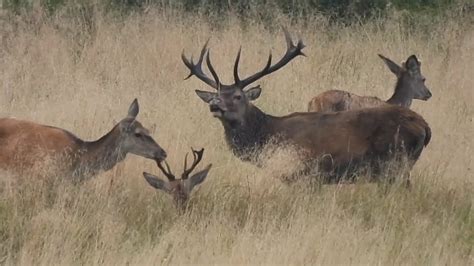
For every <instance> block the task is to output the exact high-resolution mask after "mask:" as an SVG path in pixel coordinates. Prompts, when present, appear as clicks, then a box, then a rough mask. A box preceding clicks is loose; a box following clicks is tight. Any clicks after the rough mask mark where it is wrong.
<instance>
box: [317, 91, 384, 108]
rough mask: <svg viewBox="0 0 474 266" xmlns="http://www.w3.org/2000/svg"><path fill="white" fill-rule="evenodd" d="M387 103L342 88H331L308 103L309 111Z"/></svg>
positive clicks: (368, 106) (366, 106) (377, 105)
mask: <svg viewBox="0 0 474 266" xmlns="http://www.w3.org/2000/svg"><path fill="white" fill-rule="evenodd" d="M386 104H387V103H386V102H384V101H383V100H381V99H379V98H377V97H371V96H359V95H356V94H353V93H350V92H347V91H341V90H329V91H325V92H323V93H321V94H319V95H317V96H316V97H314V98H313V99H311V101H310V102H309V104H308V112H339V111H347V110H357V109H362V108H371V107H379V106H384V105H386Z"/></svg>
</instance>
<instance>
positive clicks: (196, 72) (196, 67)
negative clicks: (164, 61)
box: [181, 39, 218, 89]
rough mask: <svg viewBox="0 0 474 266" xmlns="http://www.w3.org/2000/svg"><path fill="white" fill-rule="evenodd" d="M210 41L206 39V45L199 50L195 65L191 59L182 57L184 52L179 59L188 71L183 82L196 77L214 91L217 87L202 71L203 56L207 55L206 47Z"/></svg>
mask: <svg viewBox="0 0 474 266" xmlns="http://www.w3.org/2000/svg"><path fill="white" fill-rule="evenodd" d="M209 40H210V39H207V41H206V43H205V44H204V46H203V47H202V49H201V53H200V55H199V59H198V61H197V63H196V64H194V62H193V59H192V57H191V58H190V59H188V58H186V56H185V55H184V50H183V52H182V53H181V59H182V60H183V63H184V65H186V67H187V68H188V69H189V70H190V73H189V75H188V76H187V77H186V78H185V80H187V79H189V78H190V77H192V76H196V77H197V78H198V79H200V80H202V81H203V82H204V83H206V84H207V85H209V86H211V87H213V88H214V89H218V85H217V84H216V83H215V82H214V81H213V80H212V79H210V78H209V77H208V76H207V75H206V74H205V73H204V72H203V70H202V62H203V61H204V56H205V55H206V53H208V51H209V49H208V48H207V45H208V43H209Z"/></svg>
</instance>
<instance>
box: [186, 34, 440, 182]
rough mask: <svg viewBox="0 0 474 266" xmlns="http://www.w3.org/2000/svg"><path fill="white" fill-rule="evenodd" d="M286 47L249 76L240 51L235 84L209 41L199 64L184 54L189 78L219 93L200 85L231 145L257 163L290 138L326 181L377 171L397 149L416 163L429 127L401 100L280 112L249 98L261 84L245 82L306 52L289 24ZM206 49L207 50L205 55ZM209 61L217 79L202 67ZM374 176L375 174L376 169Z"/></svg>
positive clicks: (429, 132) (200, 95) (288, 142)
mask: <svg viewBox="0 0 474 266" xmlns="http://www.w3.org/2000/svg"><path fill="white" fill-rule="evenodd" d="M285 39H286V42H287V51H286V53H285V55H284V56H283V57H282V58H281V59H280V60H279V61H278V62H277V63H275V64H274V65H272V57H271V53H270V56H269V59H268V61H267V64H266V65H265V67H264V68H263V69H262V70H261V71H259V72H257V73H255V74H253V75H251V76H249V77H247V78H245V79H241V78H240V77H239V74H238V65H239V60H240V51H239V53H238V54H237V58H236V60H235V64H234V84H232V85H224V84H222V83H221V82H220V80H219V77H218V75H217V73H216V71H215V70H214V68H213V66H212V64H211V60H210V56H209V50H208V49H207V48H206V45H205V46H204V47H203V49H202V50H201V54H200V57H199V59H198V61H197V63H196V64H195V63H194V62H193V61H192V59H191V60H189V59H187V58H186V57H185V56H184V54H183V55H182V59H183V62H184V64H185V65H186V66H187V68H188V69H189V70H190V71H191V73H190V74H189V76H188V78H189V77H191V76H193V75H194V76H196V77H197V78H199V79H200V80H202V81H203V82H205V83H206V84H208V85H209V86H211V87H213V88H214V89H216V90H217V93H214V92H207V91H200V90H196V93H197V95H198V96H199V97H200V98H201V99H202V100H203V101H204V102H206V103H208V104H209V107H210V111H211V113H212V114H213V116H214V117H216V118H218V119H219V120H220V121H221V123H222V125H223V127H224V131H225V138H226V141H227V144H228V145H229V146H230V149H231V150H232V152H233V153H234V155H236V156H237V157H238V158H240V159H241V160H250V161H252V162H254V163H257V164H258V159H257V160H254V159H255V158H258V155H259V153H260V152H261V151H262V148H263V146H264V145H266V144H267V143H269V142H270V141H271V142H272V143H279V144H291V145H293V146H294V147H296V148H297V149H298V150H299V151H301V155H302V157H301V159H302V160H303V162H305V163H307V165H308V167H307V169H306V171H311V170H312V169H313V168H314V167H315V166H318V169H319V170H320V172H321V174H322V176H323V177H324V179H323V182H335V181H339V179H340V178H341V177H342V176H344V175H352V174H353V173H356V171H357V170H362V169H367V167H368V169H369V170H373V171H372V173H375V174H376V173H379V172H380V171H379V170H380V169H381V164H380V163H384V162H387V161H389V160H391V159H393V158H394V154H399V153H398V151H400V153H401V154H404V155H407V156H408V158H409V159H410V162H412V164H411V165H410V166H412V165H413V164H414V163H415V162H416V160H417V159H418V158H419V156H420V155H421V152H422V150H423V148H424V146H426V145H427V144H428V142H429V140H430V136H431V131H430V128H429V126H428V124H427V123H426V122H425V120H424V119H423V118H422V117H421V116H420V115H418V114H417V113H415V112H413V111H411V110H409V109H407V108H402V107H399V106H388V107H379V108H371V109H370V108H368V109H361V110H355V111H348V112H337V113H292V114H290V115H287V116H283V117H276V116H272V115H269V114H266V113H264V112H263V111H261V110H260V109H259V108H258V107H256V106H255V105H253V104H252V103H251V101H253V100H255V99H257V98H258V97H259V96H260V93H261V88H260V87H258V86H257V87H253V88H250V89H247V90H244V89H245V87H246V86H248V85H250V84H251V83H253V82H255V81H257V80H258V79H260V78H262V77H264V76H266V75H268V74H270V73H272V72H275V71H276V70H278V69H280V68H281V67H283V66H284V65H286V64H287V63H288V62H290V61H291V60H292V59H293V58H295V57H297V56H298V55H303V53H302V52H301V50H302V49H303V48H304V44H303V42H302V41H301V40H300V41H298V43H297V44H296V45H295V44H294V43H293V41H292V40H291V37H290V35H289V34H288V32H287V31H286V30H285ZM206 54H207V56H206ZM205 56H206V64H207V66H208V68H209V71H210V72H211V74H212V76H213V78H214V80H212V79H210V78H209V77H208V76H207V75H206V74H205V73H204V72H203V70H202V62H203V59H204V57H205ZM374 176H376V175H374Z"/></svg>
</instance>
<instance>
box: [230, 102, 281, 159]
mask: <svg viewBox="0 0 474 266" xmlns="http://www.w3.org/2000/svg"><path fill="white" fill-rule="evenodd" d="M273 119H274V117H272V116H270V115H267V114H265V113H264V112H263V111H261V110H260V109H258V108H257V107H255V106H251V107H250V109H249V111H248V112H247V114H246V116H245V119H244V120H243V121H239V122H226V121H223V125H224V129H225V136H226V141H227V144H228V145H229V147H230V148H231V150H232V152H233V153H234V155H236V156H237V157H239V158H240V159H241V160H243V161H252V160H254V159H256V158H255V156H258V154H259V152H260V151H261V148H262V147H263V146H264V145H265V144H266V143H267V142H268V141H269V140H270V138H271V137H272V135H271V129H270V125H271V121H272V120H273Z"/></svg>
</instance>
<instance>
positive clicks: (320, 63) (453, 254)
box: [0, 10, 474, 265]
mask: <svg viewBox="0 0 474 266" xmlns="http://www.w3.org/2000/svg"><path fill="white" fill-rule="evenodd" d="M1 19H2V20H1V22H0V23H1V27H0V31H1V33H0V36H1V39H0V41H1V43H0V46H1V48H0V60H1V62H0V66H1V67H0V81H1V90H0V116H1V117H5V116H12V117H17V118H21V119H26V120H31V121H36V122H38V123H43V124H48V125H54V126H58V127H62V128H65V129H67V130H69V131H71V132H74V133H75V134H76V135H78V136H79V137H81V138H84V139H88V140H91V139H97V138H99V137H100V136H102V135H103V134H105V133H106V132H108V131H109V130H110V129H111V128H112V126H113V125H114V121H118V120H120V119H121V118H123V117H124V116H125V115H126V112H127V108H128V106H129V104H130V102H131V101H132V100H133V99H134V98H135V97H137V98H138V100H139V102H140V107H141V110H140V114H139V116H138V118H139V120H140V121H141V122H142V123H143V124H144V125H145V126H147V127H149V128H151V129H152V131H153V136H154V137H155V139H156V140H157V141H158V143H159V144H160V145H161V146H162V147H164V148H165V149H166V150H167V152H168V154H169V156H168V161H169V163H170V164H171V166H172V167H173V168H175V169H181V167H182V160H183V158H184V155H185V153H186V152H188V151H189V148H190V147H191V146H193V147H195V148H200V147H205V148H206V151H205V154H204V160H203V163H202V165H201V167H203V166H204V165H206V164H207V163H211V162H212V163H213V165H214V167H213V169H212V170H211V172H210V174H209V176H208V178H207V180H206V181H205V182H204V183H203V184H202V185H201V186H200V187H198V189H196V190H195V191H194V192H193V195H192V198H191V201H190V204H189V206H188V209H187V211H186V212H185V213H182V214H181V213H179V212H178V211H177V210H176V208H175V207H174V206H173V202H172V199H171V197H169V196H168V195H166V194H164V193H162V192H158V191H156V190H154V189H153V188H151V187H150V186H149V185H148V184H147V183H146V182H145V180H144V178H143V176H142V172H143V171H147V172H151V173H155V174H158V173H159V170H158V168H157V167H156V165H155V164H154V163H153V162H152V161H148V160H145V159H143V158H139V157H136V156H133V155H130V156H128V158H127V159H126V160H125V161H124V162H123V163H121V164H120V165H118V166H116V167H115V168H114V169H113V170H111V171H110V172H107V173H103V174H101V175H99V176H97V177H96V178H95V179H92V180H90V181H87V182H85V183H83V184H80V185H74V184H72V183H71V182H69V181H68V178H67V177H64V176H55V175H53V174H51V177H50V178H46V179H45V178H38V177H36V176H34V175H32V176H23V177H16V176H12V175H10V174H9V173H6V172H2V173H0V180H1V186H0V262H1V263H4V264H23V265H25V264H26V265H28V264H36V265H58V264H59V265H64V264H87V265H95V264H107V265H129V264H133V265H137V264H141V265H150V264H155V265H167V264H285V265H288V264H289V265H301V264H322V265H351V264H364V265H367V264H377V265H380V264H382V265H400V264H411V265H420V264H421V265H423V264H425V265H468V264H471V265H472V264H473V263H474V253H473V246H474V159H473V154H474V138H473V136H474V121H473V117H474V104H473V100H474V75H473V74H474V73H473V69H474V27H473V25H472V24H468V23H465V22H463V21H462V20H459V19H456V18H453V19H451V20H447V21H445V22H444V23H442V24H440V25H433V27H432V29H430V31H429V32H426V31H424V30H422V29H407V28H404V26H403V24H402V23H400V21H399V19H398V18H397V16H396V15H394V16H393V17H392V18H389V19H384V20H376V21H373V22H370V23H368V24H364V25H363V26H361V25H359V26H349V27H333V26H328V23H327V22H326V20H325V19H323V18H314V21H312V22H311V23H307V24H299V23H294V24H292V25H290V24H289V20H288V19H287V18H285V17H284V16H281V17H280V18H279V19H277V21H275V23H274V25H275V28H274V29H272V30H269V29H267V28H265V27H263V26H262V25H261V24H260V23H249V24H245V25H242V24H240V23H239V22H238V20H236V19H232V18H229V20H228V22H226V23H224V24H223V25H221V26H220V27H210V26H209V24H208V23H206V19H205V18H203V17H198V16H196V17H186V18H184V17H183V16H182V15H179V14H173V13H172V12H169V13H166V12H161V11H155V10H150V11H149V12H148V13H147V14H145V15H132V16H130V17H128V18H126V19H125V20H124V21H120V22H115V21H113V20H112V19H111V18H107V17H105V16H102V15H96V16H95V17H94V18H93V19H94V24H93V25H92V27H88V26H87V25H86V24H85V23H82V22H81V19H80V18H79V19H77V20H75V19H71V18H68V17H67V14H62V15H61V14H58V15H57V16H56V17H55V18H53V19H51V20H49V19H46V18H45V17H44V16H43V15H42V14H41V13H40V12H36V13H34V14H33V15H30V16H27V17H23V16H19V17H12V16H8V15H6V14H3V15H2V17H1ZM277 25H286V26H288V28H289V29H290V31H291V32H292V33H294V35H295V36H301V38H302V39H303V40H304V42H305V44H306V45H307V48H305V53H306V54H307V55H308V56H307V57H306V58H303V57H299V58H297V59H295V60H294V61H293V62H291V63H290V64H289V65H288V66H286V67H285V68H283V69H282V70H280V71H278V72H276V73H274V74H272V75H270V76H269V77H267V78H265V79H263V80H262V81H261V82H260V83H259V84H261V86H262V88H263V93H262V96H261V97H260V99H259V100H257V101H256V103H255V104H256V105H257V106H259V107H260V108H261V109H262V110H264V111H266V112H268V113H271V114H275V115H284V114H287V113H290V112H294V111H305V110H306V105H307V102H308V101H309V99H310V98H311V97H313V96H314V95H316V94H318V93H320V92H322V91H324V90H327V89H332V88H339V89H345V90H348V91H351V92H354V93H357V94H360V95H374V96H379V97H381V98H383V99H386V98H388V97H389V96H390V94H391V93H392V89H393V87H394V83H395V77H394V76H393V74H392V73H390V72H389V70H388V69H387V68H386V66H385V65H384V63H383V62H382V61H381V60H380V59H379V57H378V56H377V53H381V54H383V55H385V56H387V57H389V58H391V59H393V60H394V61H396V62H401V61H403V60H405V59H406V58H407V57H408V56H409V55H411V54H416V55H418V56H419V57H420V58H421V60H422V73H423V74H424V75H425V76H426V78H427V86H428V87H429V88H430V89H431V91H432V93H433V97H432V98H431V99H430V101H428V102H419V101H416V102H414V104H413V106H412V108H413V109H414V110H415V111H416V112H418V113H420V114H421V115H422V116H423V117H424V118H425V119H426V120H427V121H428V122H429V124H430V126H431V128H432V131H433V137H432V140H431V143H430V144H429V145H428V147H427V148H426V149H425V150H424V152H423V154H422V156H421V159H420V160H419V161H418V163H417V164H416V166H415V169H414V171H413V173H412V178H413V187H412V189H411V190H406V189H404V188H403V187H402V186H400V185H394V186H392V187H390V188H388V189H387V188H385V187H383V186H381V185H377V184H355V185H339V186H335V185H328V186H323V187H321V188H314V187H309V186H308V184H307V183H306V182H305V181H301V182H297V183H296V184H294V185H291V186H288V185H285V184H283V183H282V182H280V181H279V180H278V179H276V174H277V173H280V172H282V171H285V170H287V169H289V168H291V167H292V166H293V164H294V163H295V162H294V161H292V160H291V158H290V157H289V156H286V155H285V151H281V152H279V153H278V154H276V155H274V156H271V158H269V161H268V163H267V164H266V166H265V167H264V168H257V167H255V166H253V165H251V164H248V163H244V162H241V161H239V160H238V159H236V158H234V157H233V156H232V154H231V153H230V151H229V150H228V148H227V146H226V144H225V142H224V133H223V128H222V126H221V124H220V122H219V121H218V120H217V119H215V118H213V117H212V116H211V114H210V113H209V109H208V107H207V105H205V104H204V103H203V102H202V101H201V100H200V99H199V98H198V97H197V96H196V95H195V93H194V90H195V89H204V90H211V88H208V87H206V85H205V84H203V83H202V82H201V81H199V80H197V79H196V78H191V79H189V80H186V81H184V80H183V78H184V77H186V75H187V74H188V71H187V69H186V68H185V67H184V65H183V63H182V62H181V58H180V55H181V52H182V51H183V49H184V51H185V53H186V54H187V55H190V54H194V55H195V56H197V55H198V53H199V50H200V48H201V46H202V45H203V44H204V42H205V41H206V40H207V39H208V38H209V37H211V40H210V44H209V45H210V47H211V50H212V54H213V62H214V65H215V67H216V69H217V71H218V73H219V74H220V76H221V77H222V78H223V79H224V81H231V80H232V64H233V60H234V58H235V55H236V52H237V50H238V48H239V47H240V46H242V48H243V54H242V61H241V75H243V76H244V75H247V74H250V73H252V72H253V71H256V70H258V69H259V68H261V67H262V66H263V65H264V64H265V62H266V57H267V54H268V51H269V49H271V50H272V51H273V53H274V57H275V58H277V57H279V56H280V55H281V53H283V52H284V49H285V42H284V38H283V33H282V31H281V30H279V28H278V27H277ZM89 26H90V25H89ZM0 148H1V147H0ZM41 171H48V169H42V170H41Z"/></svg>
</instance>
